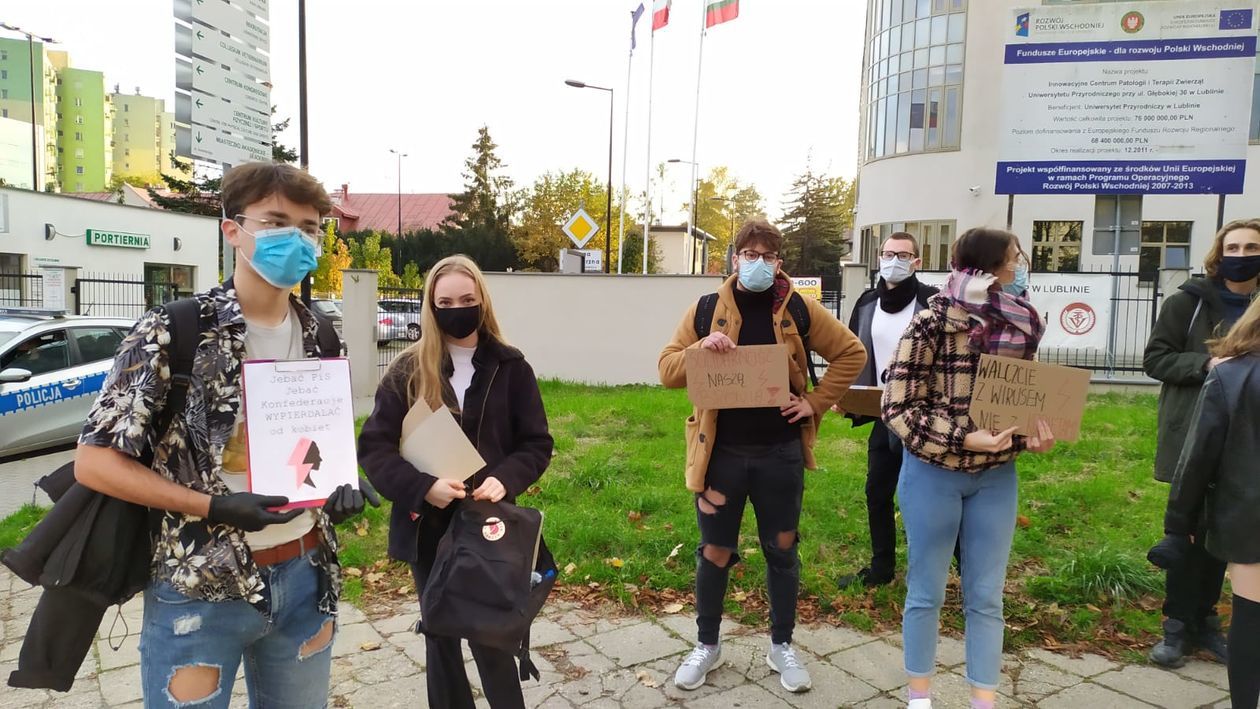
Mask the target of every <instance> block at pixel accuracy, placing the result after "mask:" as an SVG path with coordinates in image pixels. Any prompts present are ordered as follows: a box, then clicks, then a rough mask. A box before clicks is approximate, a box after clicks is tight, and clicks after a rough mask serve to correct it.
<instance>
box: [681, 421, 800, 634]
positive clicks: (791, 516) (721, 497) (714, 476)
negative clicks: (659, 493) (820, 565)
mask: <svg viewBox="0 0 1260 709" xmlns="http://www.w3.org/2000/svg"><path fill="white" fill-rule="evenodd" d="M804 490H805V459H804V456H803V454H802V452H801V441H800V439H795V440H793V441H791V442H788V443H782V444H777V445H769V446H752V445H747V446H745V445H740V446H736V445H726V444H722V443H719V444H717V446H716V447H715V449H714V451H713V455H712V457H711V458H710V459H709V469H708V472H707V474H706V476H705V491H704V493H701V494H698V495H696V522H697V524H698V525H699V527H700V546H699V547H698V548H697V549H696V626H697V629H698V630H699V633H698V635H699V640H700V642H702V643H704V644H706V645H716V644H717V642H718V629H719V627H720V626H721V623H722V603H723V600H724V599H725V597H726V584H727V581H728V580H729V576H730V568H731V567H732V566H734V565H735V563H736V562H738V561H739V554H738V546H739V526H740V522H741V521H742V520H743V518H744V505H745V504H746V503H747V502H751V503H752V506H753V512H754V513H755V514H756V516H757V536H758V537H759V538H760V540H761V553H762V554H763V555H765V557H766V592H767V595H769V596H770V639H771V641H772V642H775V643H789V642H792V631H793V629H795V627H796V596H797V593H798V592H799V590H800V586H801V563H800V556H799V555H798V553H797V547H798V542H799V539H800V535H799V534H796V537H795V538H794V539H793V541H792V544H791V546H789V547H788V548H787V549H783V548H780V546H779V535H781V534H783V533H784V532H793V533H796V532H797V529H796V528H797V525H798V524H799V523H800V519H801V497H802V495H803V494H804ZM713 493H718V494H717V495H714V494H713ZM705 545H711V546H714V547H718V548H720V549H724V550H727V551H730V552H731V558H730V561H729V562H727V564H726V566H725V567H718V566H717V565H715V564H714V563H713V562H711V561H709V560H708V559H706V558H705V557H704V547H705Z"/></svg>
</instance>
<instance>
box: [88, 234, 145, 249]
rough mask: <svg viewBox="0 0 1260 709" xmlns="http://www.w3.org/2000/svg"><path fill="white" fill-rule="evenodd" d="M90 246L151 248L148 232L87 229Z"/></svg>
mask: <svg viewBox="0 0 1260 709" xmlns="http://www.w3.org/2000/svg"><path fill="white" fill-rule="evenodd" d="M87 243H88V246H119V247H122V248H124V249H147V248H149V235H148V234H128V233H127V232H125V231H101V230H100V229H88V230H87Z"/></svg>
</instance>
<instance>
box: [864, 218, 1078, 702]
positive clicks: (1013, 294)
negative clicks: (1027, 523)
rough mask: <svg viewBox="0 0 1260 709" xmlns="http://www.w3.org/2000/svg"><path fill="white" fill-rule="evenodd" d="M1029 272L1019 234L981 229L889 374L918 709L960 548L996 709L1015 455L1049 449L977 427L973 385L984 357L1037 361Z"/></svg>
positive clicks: (968, 240)
mask: <svg viewBox="0 0 1260 709" xmlns="http://www.w3.org/2000/svg"><path fill="white" fill-rule="evenodd" d="M1027 282H1028V265H1027V261H1026V260H1025V258H1024V256H1023V252H1022V251H1021V250H1020V248H1019V241H1018V239H1017V238H1016V237H1015V235H1014V234H1011V233H1009V232H1005V231H1000V230H995V229H972V230H970V231H968V232H966V233H965V234H963V235H962V236H961V237H959V239H958V241H957V242H955V243H954V255H953V272H952V273H951V274H950V276H949V280H948V281H947V282H946V284H945V287H944V288H943V289H942V291H941V292H940V293H939V294H938V295H935V296H933V297H932V298H931V299H930V300H929V301H928V308H927V309H926V310H924V311H922V312H920V313H919V314H918V315H916V316H915V317H914V319H913V320H912V321H911V323H910V327H909V328H907V330H906V334H905V335H904V336H903V337H902V339H901V342H900V344H899V345H898V348H897V354H896V355H895V356H894V358H893V361H892V363H891V364H890V365H889V368H888V382H887V385H886V387H885V389H884V400H883V418H884V421H885V423H886V424H887V425H888V428H889V429H890V430H891V431H892V432H893V433H895V434H896V435H897V436H898V437H899V438H901V439H902V441H903V442H904V444H905V452H904V453H903V456H902V470H901V479H900V481H899V483H898V486H897V496H898V498H899V499H900V501H901V514H902V519H903V520H904V523H905V527H906V538H907V541H908V546H909V565H908V570H907V573H906V585H907V587H908V588H907V593H906V606H905V614H904V618H903V634H904V647H905V667H906V673H907V674H908V675H909V684H910V689H909V697H910V701H909V707H910V709H929V708H930V707H931V706H932V701H931V693H930V689H931V681H932V679H931V678H932V673H933V671H934V669H935V666H936V642H937V633H938V630H939V625H940V622H939V618H940V609H941V604H942V602H943V601H944V599H945V582H946V578H947V576H948V573H949V562H950V557H951V556H952V555H953V552H954V540H955V539H958V540H959V541H960V544H961V551H962V556H961V559H960V570H961V574H962V586H963V605H964V611H965V615H966V622H967V625H966V644H967V679H968V681H969V682H970V684H971V687H972V689H971V706H972V707H973V708H977V709H981V708H982V709H988V708H990V707H992V706H993V702H994V697H995V696H996V694H995V693H996V690H997V686H998V680H999V675H1000V673H1001V665H1002V633H1003V626H1004V619H1003V615H1002V589H1003V586H1004V584H1005V580H1006V564H1007V560H1008V558H1009V556H1010V551H1011V539H1012V537H1013V536H1014V533H1015V511H1016V502H1017V495H1018V491H1017V482H1016V477H1015V458H1016V456H1017V455H1018V454H1019V453H1020V452H1022V451H1025V450H1029V451H1034V452H1044V451H1047V450H1050V448H1051V447H1053V446H1054V436H1053V434H1052V433H1051V432H1050V428H1049V426H1048V425H1047V424H1046V423H1045V422H1044V421H1039V422H1038V431H1037V433H1036V435H1033V436H1028V437H1024V436H1018V435H1015V431H1016V429H1015V428H1009V429H1007V430H1005V431H987V430H980V429H977V428H976V426H975V424H974V423H972V420H971V416H970V414H969V409H970V406H971V395H972V385H973V383H974V381H975V376H976V370H977V368H978V366H979V363H980V355H981V354H991V355H998V356H1004V357H1014V358H1019V359H1032V358H1033V357H1034V356H1035V355H1036V352H1037V345H1038V343H1039V342H1040V340H1041V336H1042V333H1043V332H1044V331H1045V326H1044V324H1043V323H1042V321H1041V317H1040V315H1039V314H1038V313H1037V311H1036V309H1034V308H1033V307H1032V305H1031V304H1030V303H1029V302H1028V300H1027V299H1026V294H1027Z"/></svg>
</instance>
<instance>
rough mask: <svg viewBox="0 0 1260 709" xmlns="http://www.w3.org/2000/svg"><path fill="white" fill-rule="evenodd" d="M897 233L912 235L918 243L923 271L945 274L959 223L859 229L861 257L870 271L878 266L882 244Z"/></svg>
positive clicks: (950, 220)
mask: <svg viewBox="0 0 1260 709" xmlns="http://www.w3.org/2000/svg"><path fill="white" fill-rule="evenodd" d="M898 231H904V232H906V233H908V234H913V235H914V237H915V238H916V239H918V240H919V258H922V259H923V270H925V271H944V270H947V269H948V268H949V254H950V250H951V249H952V248H953V246H954V236H955V235H956V234H957V233H958V222H956V221H954V220H952V219H949V220H935V221H918V222H894V223H892V224H874V225H871V226H868V227H866V228H864V229H862V257H863V258H864V259H865V260H866V263H867V264H868V265H869V266H870V267H871V269H872V270H874V269H876V268H878V267H879V250H880V248H881V247H882V246H883V245H884V241H885V240H887V239H888V237H889V236H890V235H891V234H893V233H894V232H898Z"/></svg>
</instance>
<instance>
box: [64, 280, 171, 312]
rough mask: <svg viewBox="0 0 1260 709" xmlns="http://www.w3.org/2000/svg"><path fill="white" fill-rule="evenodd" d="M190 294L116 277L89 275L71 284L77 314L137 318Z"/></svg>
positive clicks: (168, 286)
mask: <svg viewBox="0 0 1260 709" xmlns="http://www.w3.org/2000/svg"><path fill="white" fill-rule="evenodd" d="M190 295H192V291H191V290H181V289H180V288H179V287H178V286H176V285H175V284H173V283H163V282H158V281H146V280H143V279H136V278H135V277H134V276H131V277H128V276H125V275H117V274H89V276H88V277H85V278H80V279H78V280H77V281H75V285H74V312H75V313H77V314H79V315H98V316H107V317H121V318H136V319H139V318H140V316H141V315H144V313H145V311H147V310H148V309H149V308H152V307H153V306H155V305H161V304H162V303H167V302H170V301H172V300H178V299H179V298H186V297H188V296H190Z"/></svg>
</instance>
